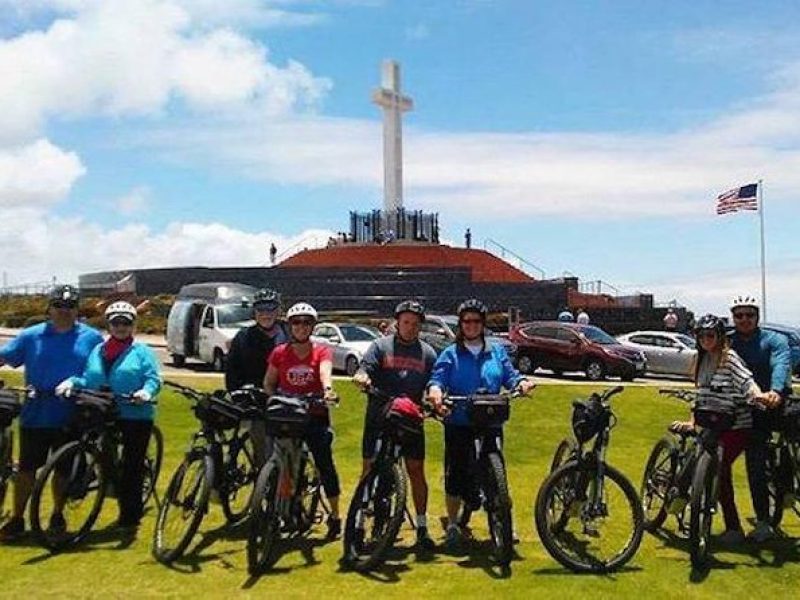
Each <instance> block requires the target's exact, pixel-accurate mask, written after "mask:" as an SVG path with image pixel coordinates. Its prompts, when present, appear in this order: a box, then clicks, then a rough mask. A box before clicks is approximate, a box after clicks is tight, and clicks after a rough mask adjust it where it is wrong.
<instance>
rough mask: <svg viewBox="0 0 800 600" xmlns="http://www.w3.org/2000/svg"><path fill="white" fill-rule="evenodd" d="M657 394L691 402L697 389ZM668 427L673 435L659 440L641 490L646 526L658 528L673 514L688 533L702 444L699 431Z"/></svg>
mask: <svg viewBox="0 0 800 600" xmlns="http://www.w3.org/2000/svg"><path fill="white" fill-rule="evenodd" d="M658 393H659V394H661V395H664V396H670V397H673V398H677V399H679V400H682V401H684V402H687V403H690V404H691V403H694V401H695V400H696V399H697V391H696V390H688V389H676V388H661V389H659V390H658ZM667 430H668V431H669V433H671V434H672V435H668V436H664V437H663V438H661V439H660V440H658V441H657V442H656V444H655V446H653V449H652V450H651V451H650V455H649V456H648V458H647V462H646V463H645V468H644V475H643V476H642V486H641V490H640V493H641V497H642V509H643V511H644V528H645V529H646V530H647V531H651V532H654V531H657V530H658V529H659V528H660V527H661V526H662V525H663V524H664V521H666V519H667V516H668V515H669V514H673V515H675V518H676V520H677V521H678V531H679V532H680V533H682V534H684V535H687V536H688V535H689V524H688V522H687V520H686V509H687V507H688V498H689V497H690V490H691V484H692V478H693V475H694V470H695V466H696V464H697V459H698V458H699V453H700V446H699V445H698V444H697V432H696V431H695V430H693V429H692V430H685V429H680V428H675V427H673V426H671V425H670V427H668V428H667Z"/></svg>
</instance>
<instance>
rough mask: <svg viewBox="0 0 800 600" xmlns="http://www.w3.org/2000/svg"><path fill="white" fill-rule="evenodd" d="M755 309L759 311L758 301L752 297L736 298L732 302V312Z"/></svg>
mask: <svg viewBox="0 0 800 600" xmlns="http://www.w3.org/2000/svg"><path fill="white" fill-rule="evenodd" d="M744 307H748V308H755V309H756V310H758V309H759V306H758V300H756V299H755V298H753V297H752V296H736V297H735V298H734V299H733V302H731V312H733V311H735V310H736V309H737V308H744Z"/></svg>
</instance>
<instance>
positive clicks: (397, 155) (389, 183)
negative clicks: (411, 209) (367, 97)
mask: <svg viewBox="0 0 800 600" xmlns="http://www.w3.org/2000/svg"><path fill="white" fill-rule="evenodd" d="M381 75H382V77H381V87H379V88H378V89H376V90H375V91H373V92H372V101H373V102H374V103H375V104H377V105H378V106H380V107H381V108H382V109H383V209H384V211H385V212H386V214H387V215H388V214H392V213H394V211H395V210H396V209H398V208H402V207H403V127H402V114H403V113H404V112H405V111H408V110H413V108H414V102H413V101H412V100H411V98H409V97H408V96H403V94H402V93H401V92H400V65H399V64H398V63H397V62H396V61H393V60H384V61H383V65H382V68H381Z"/></svg>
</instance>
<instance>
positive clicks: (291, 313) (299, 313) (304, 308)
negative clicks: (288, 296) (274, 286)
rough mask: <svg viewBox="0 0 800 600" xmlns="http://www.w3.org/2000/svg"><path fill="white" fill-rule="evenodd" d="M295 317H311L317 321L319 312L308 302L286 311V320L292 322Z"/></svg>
mask: <svg viewBox="0 0 800 600" xmlns="http://www.w3.org/2000/svg"><path fill="white" fill-rule="evenodd" d="M294 317H311V318H312V319H314V320H315V321H316V320H317V318H318V317H317V310H316V309H315V308H314V307H313V306H311V305H310V304H308V303H306V302H298V303H297V304H294V305H292V307H291V308H290V309H289V310H288V311H286V320H287V321H291V320H292V319H293V318H294Z"/></svg>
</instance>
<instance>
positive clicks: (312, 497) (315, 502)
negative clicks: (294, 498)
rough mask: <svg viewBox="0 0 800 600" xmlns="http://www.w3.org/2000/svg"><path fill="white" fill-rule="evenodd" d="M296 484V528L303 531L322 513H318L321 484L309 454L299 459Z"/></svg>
mask: <svg viewBox="0 0 800 600" xmlns="http://www.w3.org/2000/svg"><path fill="white" fill-rule="evenodd" d="M297 485H298V489H297V492H298V509H299V511H298V512H299V513H300V514H299V518H298V524H299V527H298V529H299V530H300V533H305V532H306V531H308V530H309V529H311V527H312V526H313V525H314V524H315V523H319V522H320V521H321V517H322V515H321V514H320V506H323V509H324V504H323V503H322V494H323V492H322V484H321V482H320V478H319V472H318V471H317V468H316V466H315V465H314V461H313V460H312V459H311V457H310V456H307V457H304V458H303V459H301V464H300V478H299V480H298V482H297Z"/></svg>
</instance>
